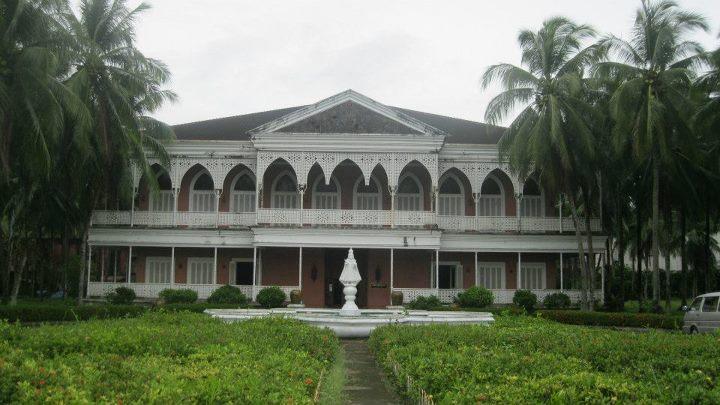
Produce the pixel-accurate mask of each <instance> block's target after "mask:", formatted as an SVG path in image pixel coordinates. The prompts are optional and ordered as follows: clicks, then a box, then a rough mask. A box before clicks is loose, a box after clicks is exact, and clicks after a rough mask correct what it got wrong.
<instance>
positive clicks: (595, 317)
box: [539, 310, 682, 329]
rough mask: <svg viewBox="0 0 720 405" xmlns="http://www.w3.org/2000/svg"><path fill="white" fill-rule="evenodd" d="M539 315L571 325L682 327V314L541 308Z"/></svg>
mask: <svg viewBox="0 0 720 405" xmlns="http://www.w3.org/2000/svg"><path fill="white" fill-rule="evenodd" d="M539 316H541V317H543V318H545V319H550V320H553V321H555V322H560V323H567V324H571V325H585V326H611V327H631V328H656V329H681V328H682V315H664V314H644V313H627V312H587V311H562V310H558V311H553V310H542V311H539Z"/></svg>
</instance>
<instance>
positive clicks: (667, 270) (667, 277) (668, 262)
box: [665, 251, 672, 312]
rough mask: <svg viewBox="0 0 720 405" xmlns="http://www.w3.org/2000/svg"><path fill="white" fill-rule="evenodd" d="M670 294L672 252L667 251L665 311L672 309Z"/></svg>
mask: <svg viewBox="0 0 720 405" xmlns="http://www.w3.org/2000/svg"><path fill="white" fill-rule="evenodd" d="M670 296H671V294H670V252H669V251H668V252H666V253H665V312H670V309H671V306H672V305H671V303H670V300H671V297H670Z"/></svg>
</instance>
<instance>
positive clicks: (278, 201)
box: [272, 172, 299, 208]
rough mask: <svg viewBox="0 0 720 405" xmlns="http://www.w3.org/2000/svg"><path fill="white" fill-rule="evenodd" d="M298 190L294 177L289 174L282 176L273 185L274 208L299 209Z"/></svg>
mask: <svg viewBox="0 0 720 405" xmlns="http://www.w3.org/2000/svg"><path fill="white" fill-rule="evenodd" d="M298 205H299V204H298V190H297V184H295V179H294V176H291V175H290V173H289V172H285V173H283V174H281V175H280V176H279V177H278V178H277V179H276V180H275V184H274V185H273V189H272V207H273V208H298Z"/></svg>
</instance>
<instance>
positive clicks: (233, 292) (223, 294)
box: [207, 284, 248, 305]
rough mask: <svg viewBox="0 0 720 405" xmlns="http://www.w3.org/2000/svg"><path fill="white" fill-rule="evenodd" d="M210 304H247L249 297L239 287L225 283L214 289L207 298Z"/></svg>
mask: <svg viewBox="0 0 720 405" xmlns="http://www.w3.org/2000/svg"><path fill="white" fill-rule="evenodd" d="M207 302H208V303H210V304H238V305H245V304H247V303H248V299H247V297H246V296H245V294H243V293H242V291H240V289H239V288H237V287H233V286H231V285H228V284H226V285H224V286H222V287H220V288H218V289H217V290H215V291H213V292H212V294H210V296H209V297H208V299H207Z"/></svg>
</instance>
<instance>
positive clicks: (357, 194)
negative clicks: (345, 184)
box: [353, 176, 382, 210]
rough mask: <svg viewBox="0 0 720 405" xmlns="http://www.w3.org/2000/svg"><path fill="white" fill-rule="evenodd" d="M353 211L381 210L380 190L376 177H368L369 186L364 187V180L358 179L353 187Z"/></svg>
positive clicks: (361, 177)
mask: <svg viewBox="0 0 720 405" xmlns="http://www.w3.org/2000/svg"><path fill="white" fill-rule="evenodd" d="M353 209H356V210H381V209H382V188H381V186H380V181H378V179H377V177H375V176H370V184H368V185H367V186H366V185H365V178H364V177H363V176H360V177H358V179H357V180H356V181H355V185H354V186H353Z"/></svg>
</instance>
